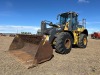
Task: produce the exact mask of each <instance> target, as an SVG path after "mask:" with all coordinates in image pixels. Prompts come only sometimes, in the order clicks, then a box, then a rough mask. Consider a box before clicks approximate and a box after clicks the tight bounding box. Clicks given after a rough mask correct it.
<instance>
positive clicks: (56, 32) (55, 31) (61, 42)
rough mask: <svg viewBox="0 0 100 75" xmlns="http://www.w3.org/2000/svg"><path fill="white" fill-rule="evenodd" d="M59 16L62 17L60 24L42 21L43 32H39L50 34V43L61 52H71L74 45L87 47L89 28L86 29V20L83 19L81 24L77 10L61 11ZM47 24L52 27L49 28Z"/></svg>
mask: <svg viewBox="0 0 100 75" xmlns="http://www.w3.org/2000/svg"><path fill="white" fill-rule="evenodd" d="M57 18H60V20H59V24H53V23H52V22H50V21H42V22H41V32H39V31H38V32H37V33H38V34H41V35H47V36H49V43H50V44H51V46H52V47H53V48H55V49H56V52H58V53H61V54H66V53H69V52H70V50H71V48H72V45H77V46H78V47H80V48H86V46H87V36H88V30H87V29H85V23H86V20H85V19H83V21H82V24H83V25H80V24H79V22H78V14H77V13H76V12H65V13H61V14H59V15H58V17H57ZM47 25H49V26H51V27H50V28H47Z"/></svg>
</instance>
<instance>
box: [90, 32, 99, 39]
mask: <svg viewBox="0 0 100 75" xmlns="http://www.w3.org/2000/svg"><path fill="white" fill-rule="evenodd" d="M91 38H92V39H96V38H97V39H100V32H94V33H93V34H91Z"/></svg>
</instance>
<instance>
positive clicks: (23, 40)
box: [9, 34, 53, 68]
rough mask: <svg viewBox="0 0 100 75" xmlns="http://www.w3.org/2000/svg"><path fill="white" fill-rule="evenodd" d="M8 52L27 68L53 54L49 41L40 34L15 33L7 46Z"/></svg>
mask: <svg viewBox="0 0 100 75" xmlns="http://www.w3.org/2000/svg"><path fill="white" fill-rule="evenodd" d="M9 52H10V54H12V55H13V56H14V57H15V58H17V59H18V60H19V61H20V62H21V63H23V64H24V65H25V67H27V68H31V67H34V66H37V64H39V63H42V62H45V61H48V60H50V59H51V58H52V56H53V49H52V47H51V45H50V44H49V41H48V40H47V39H46V37H44V36H40V35H19V34H18V35H17V36H16V37H15V38H14V40H13V42H12V44H11V45H10V47H9Z"/></svg>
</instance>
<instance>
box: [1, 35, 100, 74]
mask: <svg viewBox="0 0 100 75" xmlns="http://www.w3.org/2000/svg"><path fill="white" fill-rule="evenodd" d="M12 40H13V37H7V36H6V37H3V36H0V75H100V40H97V39H88V46H87V48H86V49H80V48H73V49H72V50H71V52H70V53H69V54H66V55H61V54H57V53H55V52H54V57H53V58H52V59H51V60H50V61H48V62H45V63H42V64H39V65H38V66H37V67H34V68H31V69H27V68H25V67H24V66H23V65H21V64H20V63H19V62H17V61H16V60H15V59H14V58H13V57H12V56H11V55H10V54H9V53H8V52H7V50H8V48H9V45H10V43H11V41H12Z"/></svg>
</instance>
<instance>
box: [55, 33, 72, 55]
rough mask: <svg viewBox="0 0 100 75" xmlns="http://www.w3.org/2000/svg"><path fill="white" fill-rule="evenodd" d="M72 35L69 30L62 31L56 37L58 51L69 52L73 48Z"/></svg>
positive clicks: (61, 52)
mask: <svg viewBox="0 0 100 75" xmlns="http://www.w3.org/2000/svg"><path fill="white" fill-rule="evenodd" d="M72 40H73V39H72V36H71V35H70V34H69V33H68V32H61V33H59V35H58V36H57V38H56V44H55V47H56V52H57V53H60V54H66V53H69V52H70V50H71V48H72Z"/></svg>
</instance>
